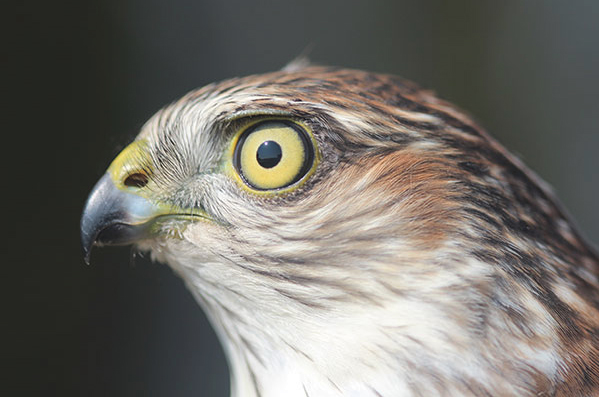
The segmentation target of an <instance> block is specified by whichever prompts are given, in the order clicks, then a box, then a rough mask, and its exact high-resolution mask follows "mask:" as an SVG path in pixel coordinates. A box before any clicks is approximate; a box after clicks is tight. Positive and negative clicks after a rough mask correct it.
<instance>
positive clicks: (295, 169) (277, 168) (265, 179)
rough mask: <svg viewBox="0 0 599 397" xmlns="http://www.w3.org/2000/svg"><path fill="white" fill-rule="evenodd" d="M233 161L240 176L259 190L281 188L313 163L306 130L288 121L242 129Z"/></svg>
mask: <svg viewBox="0 0 599 397" xmlns="http://www.w3.org/2000/svg"><path fill="white" fill-rule="evenodd" d="M233 163H234V165H235V168H236V169H237V172H238V173H239V175H240V176H241V177H242V179H243V180H244V181H245V182H246V183H247V184H248V185H250V186H251V187H253V188H255V189H258V190H271V189H280V188H284V187H287V186H289V185H292V184H294V183H296V182H298V181H299V180H301V179H302V177H304V175H306V174H307V173H308V172H309V171H310V170H311V168H312V166H313V164H314V148H313V145H312V140H311V139H310V137H309V136H308V133H307V132H306V131H304V130H303V129H302V128H301V127H300V126H299V125H297V124H295V123H293V122H290V121H265V122H262V123H258V124H255V125H253V126H251V127H250V128H248V129H247V130H246V131H244V132H243V133H242V134H241V136H240V137H239V140H238V141H237V146H236V147H235V153H234V156H233Z"/></svg>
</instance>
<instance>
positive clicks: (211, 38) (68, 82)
mask: <svg viewBox="0 0 599 397" xmlns="http://www.w3.org/2000/svg"><path fill="white" fill-rule="evenodd" d="M5 6H6V5H5ZM3 14H4V15H3V16H4V19H5V21H4V22H3V23H2V30H3V34H2V37H3V41H5V42H6V43H7V44H6V45H4V46H3V51H2V55H1V59H2V70H3V72H2V77H3V80H5V82H4V83H3V86H4V90H3V95H2V103H3V106H2V111H3V113H2V114H3V117H2V120H3V128H2V131H3V134H2V142H3V145H2V148H3V150H2V152H3V155H2V156H0V157H2V162H3V167H2V174H1V175H2V182H3V183H2V194H1V195H0V196H1V197H2V200H3V203H4V205H3V206H2V208H3V212H4V213H3V216H2V220H3V227H2V229H3V231H4V235H5V237H4V239H3V241H4V242H3V251H5V252H8V255H6V254H5V255H3V256H2V264H3V266H2V270H3V273H4V274H3V277H2V280H3V282H4V283H3V284H4V285H5V286H4V288H3V289H2V292H3V297H4V298H3V307H4V309H3V320H2V324H3V325H2V329H3V331H5V332H7V336H6V337H5V338H4V342H5V343H4V345H5V346H4V347H3V354H2V356H3V359H4V360H3V361H4V362H5V364H7V367H8V368H9V370H8V371H2V375H1V376H2V377H3V378H4V380H2V382H0V383H1V384H2V386H0V388H5V387H7V388H8V390H9V391H11V393H10V394H6V393H2V394H4V395H60V396H71V395H86V396H96V395H97V396H198V395H200V396H227V395H228V392H229V385H228V373H227V367H226V361H225V359H224V356H223V353H222V350H221V348H220V346H219V344H218V341H217V339H216V337H215V335H214V333H213V331H212V329H211V327H210V325H209V324H208V322H207V321H206V319H205V317H204V314H203V313H202V312H201V310H200V309H199V307H198V306H197V305H196V304H195V302H194V301H193V299H192V297H191V295H190V294H189V293H188V292H187V291H186V289H185V288H184V286H183V284H182V282H181V281H180V280H179V279H177V278H176V277H175V276H174V275H173V273H172V271H171V270H170V269H169V268H168V267H166V266H164V265H160V264H155V263H151V262H150V261H148V260H146V259H143V258H142V259H139V258H138V259H136V260H135V261H131V260H130V252H129V250H128V249H127V248H114V249H97V250H95V251H94V252H93V255H92V265H91V266H86V265H85V264H84V263H83V260H82V255H81V251H80V247H79V217H80V213H81V210H82V207H83V204H84V201H85V199H86V197H87V194H88V193H89V191H90V189H91V188H92V186H93V185H94V183H95V181H96V180H97V179H98V177H99V176H101V174H102V173H103V171H104V169H105V168H106V167H107V166H108V164H109V163H110V161H111V159H112V158H113V157H114V156H115V155H116V154H117V153H118V151H119V149H121V148H122V147H123V146H124V145H125V144H126V143H128V142H129V141H130V140H131V139H132V138H133V137H134V136H135V134H136V133H137V131H138V129H139V127H140V126H141V125H142V124H143V122H144V121H145V120H146V119H147V118H149V117H150V116H151V115H152V114H153V113H154V112H155V111H156V110H158V109H159V108H160V107H161V106H163V105H164V104H166V103H168V102H170V101H172V100H174V99H175V98H177V97H179V96H181V95H182V94H184V93H185V92H186V91H188V90H190V89H193V88H195V87H199V86H202V85H204V84H207V83H210V82H212V81H215V80H221V79H225V78H227V77H232V76H239V75H245V74H249V73H260V72H265V71H271V70H274V69H278V68H280V67H282V66H283V65H284V64H285V63H287V62H288V61H289V60H291V59H293V58H294V57H296V56H298V55H299V54H302V53H304V52H305V51H306V50H309V55H310V57H311V58H312V59H313V60H314V61H315V62H318V63H322V64H330V65H341V66H348V67H353V68H363V69H369V70H374V71H380V72H387V73H394V74H398V75H401V76H404V77H406V78H409V79H412V80H414V81H416V82H418V83H420V84H421V85H422V86H424V87H427V88H431V89H434V90H436V91H437V93H438V94H439V95H440V96H442V97H444V98H446V99H449V100H451V101H453V102H454V103H457V104H458V105H459V106H461V107H462V108H464V109H467V110H468V111H469V112H470V113H471V114H473V115H474V116H475V117H476V119H477V120H478V121H479V122H480V123H481V124H482V125H484V126H485V127H486V128H487V130H489V131H490V132H491V133H492V134H493V135H494V136H495V137H497V138H498V139H499V140H500V141H501V142H503V143H504V144H505V145H506V146H507V147H508V148H509V149H511V150H512V151H514V152H515V153H517V154H519V155H520V156H521V157H522V158H523V159H524V160H525V162H526V163H527V164H528V165H529V166H531V167H532V168H533V169H534V170H535V171H536V172H538V173H539V174H540V175H541V176H542V177H543V178H544V179H546V180H547V181H548V182H549V183H550V184H551V185H553V186H554V187H555V189H556V190H557V192H558V195H559V196H560V197H561V199H562V201H563V203H564V204H565V206H566V208H568V209H569V211H570V212H571V214H572V215H573V217H574V218H575V219H576V221H577V223H578V225H579V226H580V229H581V230H582V231H583V234H585V235H586V236H587V237H588V238H589V239H590V240H591V241H592V242H594V243H595V244H596V243H598V242H599V211H598V210H597V203H598V202H599V176H598V173H599V156H598V151H599V99H598V95H599V94H598V93H599V77H598V73H599V23H598V22H597V21H599V2H597V1H592V0H589V1H567V2H566V1H557V0H556V1H549V0H544V1H541V0H538V1H528V0H504V1H482V0H472V1H457V0H454V1H444V0H426V1H424V0H420V1H398V0H395V1H387V2H382V1H369V2H366V1H349V0H343V1H328V2H325V1H314V0H308V1H306V0H304V1H302V2H288V1H257V2H256V1H247V0H235V1H210V2H208V1H198V0H169V1H160V0H112V1H111V0H107V1H101V2H91V1H64V0H56V1H33V2H19V3H15V4H13V5H11V6H10V9H8V10H6V9H5V10H4V11H3Z"/></svg>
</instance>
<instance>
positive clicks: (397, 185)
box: [145, 67, 599, 396]
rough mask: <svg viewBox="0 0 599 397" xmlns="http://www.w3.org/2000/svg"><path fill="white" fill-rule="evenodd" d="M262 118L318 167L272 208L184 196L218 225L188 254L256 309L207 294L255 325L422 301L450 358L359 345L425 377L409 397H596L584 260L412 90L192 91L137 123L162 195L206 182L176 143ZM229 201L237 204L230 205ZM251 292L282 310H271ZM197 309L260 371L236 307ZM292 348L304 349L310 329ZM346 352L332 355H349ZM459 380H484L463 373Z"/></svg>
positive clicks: (461, 121)
mask: <svg viewBox="0 0 599 397" xmlns="http://www.w3.org/2000/svg"><path fill="white" fill-rule="evenodd" d="M198 115H200V116H202V118H203V119H202V120H203V121H204V123H203V124H202V123H199V122H198V125H197V126H194V127H196V129H194V130H193V133H194V135H192V136H193V139H189V138H188V137H187V136H186V135H185V134H186V133H187V134H190V133H189V132H185V131H182V129H181V125H186V123H188V120H189V119H192V120H193V121H196V119H193V117H196V118H197V117H199V116H198ZM272 115H284V116H285V117H290V118H293V119H296V120H299V121H301V122H302V123H305V125H307V126H309V127H310V129H311V130H312V132H313V133H314V136H315V139H316V140H317V142H318V146H319V150H320V152H321V154H322V161H321V163H320V164H319V166H318V169H317V170H316V173H315V174H314V176H313V177H311V178H310V180H308V181H307V182H306V183H305V184H304V185H302V187H301V188H299V189H297V190H296V191H294V192H292V193H290V194H287V195H283V196H280V197H272V198H264V197H256V196H254V195H252V194H249V193H246V192H243V191H238V190H236V187H235V185H234V184H233V182H231V181H230V180H229V179H226V178H223V180H222V181H220V183H221V185H218V188H219V189H216V188H215V189H214V190H218V192H220V193H221V194H222V196H220V197H219V199H220V200H221V201H220V202H210V199H211V197H201V198H197V199H196V200H197V201H198V202H202V203H201V204H202V205H203V206H205V209H206V211H207V212H208V213H209V214H210V215H211V216H212V218H213V219H215V220H217V221H218V222H220V223H219V224H222V225H226V227H223V231H221V233H222V235H220V236H218V237H219V238H218V239H217V238H216V237H215V238H214V240H211V241H207V240H202V239H208V238H209V237H205V236H206V234H202V233H203V231H202V229H200V226H197V227H198V229H197V231H196V232H195V234H193V232H189V237H188V243H189V245H190V247H192V248H193V249H197V250H200V249H204V250H205V251H202V255H198V257H201V258H205V257H210V258H213V257H214V258H218V260H217V259H213V261H214V262H219V261H220V262H224V263H227V265H228V266H230V267H227V268H226V270H229V269H230V268H234V269H235V271H238V272H239V275H241V276H243V277H247V279H251V280H252V282H253V283H254V284H252V288H254V290H252V292H255V293H256V296H258V297H259V298H256V301H252V300H251V299H250V298H249V297H248V296H251V294H250V292H248V291H247V290H244V289H243V285H240V283H236V282H234V281H231V277H229V278H226V279H217V280H216V282H215V281H214V280H211V282H212V284H214V285H209V287H210V288H214V289H218V288H220V289H226V288H229V289H230V290H231V291H235V294H237V298H236V300H235V299H233V300H232V301H233V302H235V304H239V305H240V306H242V307H244V309H245V310H246V311H247V312H251V309H255V308H258V309H259V311H265V312H267V314H268V316H270V317H268V316H266V315H265V316H266V317H265V318H266V319H272V318H273V317H274V318H276V316H277V315H279V314H280V313H278V312H277V311H276V310H277V309H280V308H281V307H284V308H285V315H286V316H289V317H292V315H293V314H302V315H305V313H306V310H308V311H309V312H308V313H310V315H312V316H308V317H309V319H311V320H312V319H324V320H323V321H324V322H325V323H326V324H327V325H328V324H329V323H330V322H334V321H333V320H337V319H338V317H335V316H338V313H339V312H340V311H343V310H346V311H349V312H350V313H351V312H352V310H357V309H360V308H368V309H370V308H371V309H372V311H373V312H377V310H382V308H385V307H387V306H393V305H396V303H397V302H408V303H407V304H406V307H408V308H411V307H412V306H409V305H410V304H411V303H413V302H418V303H422V304H423V305H424V307H425V308H426V310H430V313H431V316H437V317H435V319H438V320H439V321H438V323H436V324H429V327H430V328H429V329H427V330H431V332H432V331H434V332H436V334H435V337H437V336H438V335H441V336H440V337H439V339H440V340H443V341H444V343H445V344H446V346H444V347H447V348H448V349H449V350H450V352H451V354H447V355H446V356H443V353H445V350H442V349H441V350H442V353H439V352H438V351H436V350H434V349H433V347H431V346H430V344H427V343H428V342H429V340H426V339H423V338H420V336H421V335H419V334H417V333H412V334H410V333H408V331H406V330H405V329H406V328H409V327H410V326H412V325H414V324H410V323H406V324H400V325H397V327H396V329H394V330H393V332H391V331H389V330H388V329H386V328H385V327H383V326H381V327H380V329H377V330H376V335H377V337H379V338H380V340H387V341H391V342H393V343H394V345H391V346H384V347H385V349H386V350H385V349H383V348H382V347H381V346H382V342H380V340H377V341H376V342H372V345H368V346H367V347H368V348H369V349H370V350H369V351H370V352H372V354H373V356H376V355H379V358H380V357H383V358H384V359H385V360H387V361H388V362H391V363H392V364H389V365H391V366H393V365H395V366H396V367H397V368H400V369H403V370H409V371H410V376H412V374H413V377H414V379H426V380H427V381H429V383H430V384H426V385H423V384H422V383H423V382H420V383H419V382H413V381H412V383H410V384H409V387H410V388H411V389H410V390H412V391H413V392H414V394H419V393H420V394H422V395H426V393H427V392H430V391H431V390H435V391H437V392H438V393H439V394H443V393H444V392H445V391H447V390H450V391H447V394H451V392H452V391H453V392H455V393H462V394H467V395H514V394H517V395H555V396H570V395H575V396H579V395H580V396H583V395H599V258H598V256H597V254H596V253H595V252H594V250H593V249H592V248H591V247H590V245H589V244H588V243H587V242H585V241H584V239H583V238H582V237H581V236H580V234H579V233H578V232H577V231H576V229H575V227H574V226H573V224H572V222H571V221H570V220H569V218H568V216H567V215H566V214H565V213H564V211H563V210H562V209H561V207H560V205H559V203H558V201H557V199H556V198H555V197H554V195H553V193H552V192H551V191H550V189H548V187H547V186H546V185H545V184H544V182H542V181H541V180H540V179H539V178H538V177H537V176H536V175H535V174H534V173H533V172H532V171H530V170H529V169H528V168H526V166H524V165H523V164H522V163H521V162H520V161H519V160H518V159H517V158H516V157H514V156H513V155H511V154H510V153H509V152H508V151H507V150H506V149H504V148H503V147H502V146H501V145H500V144H499V143H497V142H496V141H495V140H494V139H492V138H491V137H490V136H489V135H488V134H487V133H486V132H484V131H483V130H482V129H481V128H480V127H479V126H477V124H476V123H475V122H473V121H472V120H471V119H470V118H469V117H468V116H467V115H465V114H464V113H463V112H461V111H460V110H458V109H457V108H455V107H454V106H452V105H450V104H448V103H446V102H444V101H442V100H440V99H437V98H436V97H435V96H434V95H433V94H432V93H431V92H429V91H426V90H422V89H420V88H419V87H417V86H416V85H414V84H413V83H410V82H407V81H405V80H401V79H399V78H397V77H393V76H388V75H380V74H373V73H367V72H362V71H356V70H344V69H336V68H324V67H307V68H303V69H299V70H297V69H293V70H291V71H282V72H275V73H270V74H265V75H258V76H250V77H245V78H239V79H232V80H228V81H225V82H222V83H219V84H213V85H210V86H208V87H205V88H203V89H200V90H197V91H194V92H192V93H190V94H188V95H187V96H185V97H184V98H182V99H181V100H180V101H178V102H176V103H175V104H173V105H172V106H170V107H168V108H166V109H165V110H164V111H162V112H161V113H160V114H159V115H158V116H157V117H156V118H155V119H154V120H153V121H151V122H150V123H149V124H148V126H146V131H147V132H145V134H148V135H149V136H150V137H153V138H154V139H153V141H155V142H156V143H155V146H154V153H153V156H154V157H153V158H154V159H155V167H156V169H157V170H156V172H155V178H156V181H157V184H158V185H159V186H160V188H161V191H164V192H168V193H169V194H175V193H176V192H177V190H176V188H174V187H173V186H177V187H178V188H180V185H181V184H182V183H183V182H182V181H186V183H187V184H190V183H191V182H188V181H193V178H194V177H195V173H197V172H198V170H199V171H200V173H207V172H208V171H210V170H213V169H215V168H217V166H218V164H219V161H220V159H218V158H216V156H215V158H196V157H198V155H197V154H195V153H194V149H195V148H196V147H195V146H193V145H190V143H189V142H190V141H194V140H196V139H197V140H198V141H201V140H202V139H204V141H201V143H202V144H203V145H204V146H203V147H209V148H212V147H214V148H218V147H222V146H223V142H226V141H227V139H229V137H230V136H231V133H232V132H231V130H232V129H233V128H232V126H234V125H235V123H236V122H239V120H240V119H242V120H243V119H247V118H256V117H265V116H272ZM192 116H193V117H192ZM204 118H206V119H208V120H207V121H206V120H204ZM194 142H195V141H194ZM195 143H196V144H197V142H195ZM219 145H220V146H219ZM199 146H202V145H199ZM173 153H176V155H173ZM194 156H195V157H194ZM177 183H179V185H177ZM185 186H187V185H185ZM202 187H203V186H202ZM198 191H202V189H200V188H198ZM211 192H212V191H211ZM206 196H208V195H206ZM179 200H180V201H179V202H178V203H179V204H180V205H181V206H182V207H184V206H185V205H188V206H192V205H198V204H197V202H193V203H190V202H186V201H185V200H188V198H187V197H186V196H185V195H181V196H180V198H179ZM202 200H203V201H202ZM227 200H228V201H227ZM236 200H237V201H236ZM228 202H235V203H237V204H238V206H237V207H234V208H233V206H232V208H233V209H229V208H228V207H227V206H226V205H224V204H223V203H228ZM239 203H240V204H239ZM217 240H218V241H217ZM171 244H174V243H171ZM210 244H213V245H214V246H218V247H219V250H218V252H211V251H210V247H211V246H210ZM219 244H220V245H219ZM167 245H168V243H165V246H167ZM206 246H208V248H206ZM160 248H161V249H163V250H164V252H166V254H165V257H168V258H169V259H170V261H171V262H175V263H176V264H177V266H178V267H179V268H185V266H187V267H189V268H193V264H195V263H196V262H198V261H199V260H198V259H197V258H196V257H194V256H193V255H197V254H196V253H195V251H193V249H192V248H189V247H186V250H180V251H182V252H184V254H185V255H188V256H189V257H186V258H185V259H186V261H187V262H185V261H183V260H181V259H180V257H179V256H177V254H180V251H177V249H180V247H179V246H175V245H173V247H167V248H164V247H160ZM171 251H172V254H171ZM214 251H217V250H216V249H214ZM168 255H170V256H168ZM210 255H213V257H211V256H210ZM177 261H181V263H184V264H183V265H181V263H179V262H177ZM220 262H219V263H220ZM192 270H193V271H196V270H197V269H195V268H193V269H192ZM192 273H193V272H192ZM203 276H205V277H206V274H203ZM208 276H212V274H209V273H208ZM215 277H216V276H215ZM198 279H201V278H200V277H198ZM193 281H195V282H197V283H198V284H200V283H201V282H203V281H198V280H195V279H194V280H193ZM219 282H222V283H225V284H226V283H228V282H230V284H227V285H226V286H219V284H218V283H219ZM207 283H208V282H207V281H206V285H207ZM198 293H199V294H200V295H201V294H202V293H204V294H206V295H207V294H208V293H207V292H198ZM263 296H268V297H269V298H271V297H272V296H276V297H277V299H280V300H281V301H280V302H284V304H283V303H281V304H279V305H273V307H270V306H268V304H269V301H268V300H267V299H266V300H265V299H262V298H263ZM207 302H208V301H207ZM248 302H250V303H248ZM227 304H229V305H230V306H226V305H227ZM243 305H248V306H247V307H246V306H243ZM206 306H209V307H210V309H211V310H215V311H220V313H221V315H222V316H223V318H226V319H227V321H228V322H229V323H230V324H232V325H234V326H232V327H233V328H234V329H233V330H227V335H228V337H229V338H230V339H231V340H235V339H237V340H238V341H239V342H238V345H239V346H241V345H243V346H241V348H242V349H243V350H244V351H246V352H247V351H249V352H250V353H252V352H253V353H252V354H251V355H253V356H255V357H260V359H259V360H257V361H259V363H258V364H259V366H263V367H268V360H266V359H264V358H263V357H262V356H261V355H260V352H259V349H260V348H259V347H257V346H260V343H263V342H264V341H269V342H270V341H271V340H276V338H277V337H279V335H276V333H277V331H278V329H277V328H276V327H273V328H271V329H268V328H267V326H266V324H265V325H264V329H262V328H260V329H252V330H251V331H252V332H255V335H256V336H255V337H256V340H250V339H248V338H249V336H248V333H249V334H252V333H251V332H249V331H247V330H245V328H244V327H246V326H247V327H249V325H248V324H249V323H251V321H252V320H254V318H253V317H251V316H249V317H242V316H243V314H246V313H245V312H243V310H241V312H242V313H241V314H235V315H232V314H230V313H234V312H235V308H234V304H231V303H230V302H229V303H225V302H224V301H219V300H218V299H212V300H210V301H209V303H206ZM248 307H249V308H251V309H248ZM295 308H298V309H295ZM402 308H403V307H402ZM268 310H272V312H268ZM294 310H296V311H295V312H294ZM397 310H399V309H397ZM289 313H291V314H289ZM343 313H345V312H343ZM259 314H261V313H259ZM259 314H254V313H252V315H256V316H258V315H259ZM393 315H396V316H398V317H399V316H400V314H398V313H395V312H394V313H393ZM236 317H239V319H237V318H236ZM339 317H343V316H339ZM383 317H384V316H383ZM417 319H418V320H422V319H420V318H417ZM325 320H326V321H325ZM360 320H363V319H360ZM380 320H381V321H382V322H385V321H387V319H386V318H383V319H380ZM314 321H316V320H314ZM406 321H407V320H406ZM225 322H226V321H225ZM306 322H307V323H309V321H306ZM260 325H262V324H260ZM301 325H305V324H303V323H302V324H301ZM369 325H371V324H370V323H367V322H364V323H360V326H362V327H364V328H366V327H368V326H369ZM279 326H280V324H279ZM235 327H237V328H235ZM298 327H299V325H297V326H296V328H298ZM402 327H403V328H402ZM239 329H242V331H240V330H239ZM286 331H288V332H289V333H291V334H293V332H295V331H296V329H293V330H292V331H289V330H286ZM243 332H247V333H245V334H244V333H243ZM319 332H321V331H320V328H319ZM322 332H324V331H322ZM331 332H333V331H331ZM373 332H374V331H373ZM236 333H238V334H239V335H238V336H236V335H237V334H236ZM273 335H274V336H273ZM304 335H308V337H307V338H308V340H309V337H310V336H314V333H312V334H310V333H309V331H306V333H305V334H302V337H304ZM318 336H320V335H318ZM281 338H282V337H281ZM435 341H436V339H435ZM264 343H267V342H264ZM272 343H275V342H272ZM285 343H287V344H288V345H290V346H293V349H292V350H295V351H299V352H301V355H302V356H305V357H310V358H311V360H312V361H313V365H315V366H316V365H318V360H317V359H315V358H314V356H315V354H314V352H306V349H307V348H310V346H309V344H308V346H298V345H296V344H292V343H290V342H289V341H287V340H285ZM363 343H364V344H365V345H366V341H364V342H363ZM233 344H234V343H233ZM415 346H416V347H415ZM351 347H353V346H351ZM427 349H429V350H427ZM347 350H348V351H343V352H341V353H339V352H338V353H339V354H345V355H351V354H352V351H350V350H352V349H350V348H348V349H347ZM427 354H428V355H430V357H429V356H427ZM452 354H454V355H456V356H457V357H454V356H452ZM422 357H424V358H426V359H424V358H422ZM421 358H422V361H419V360H420V359H421ZM444 359H445V360H448V361H447V362H449V363H450V364H453V362H452V361H451V360H452V359H454V360H455V368H454V367H451V365H449V367H451V368H445V367H442V363H441V362H443V360H444ZM348 360H349V358H348ZM427 360H428V361H427ZM467 360H473V361H474V362H475V363H474V364H473V363H471V362H468V361H467ZM548 363H549V364H548ZM360 364H362V363H360ZM553 364H555V367H556V368H553V367H552V365H553ZM364 365H373V364H372V363H370V362H365V363H364ZM543 365H545V366H543ZM472 366H474V367H476V368H477V369H480V371H481V372H482V373H483V375H484V376H481V378H476V377H475V376H473V375H472V373H470V372H468V371H469V369H470V367H472ZM254 369H255V368H253V370H254ZM252 374H254V372H252ZM398 376H399V375H398ZM254 378H255V376H254ZM329 380H330V379H329ZM331 382H332V381H331ZM408 383H409V382H408ZM377 393H379V392H378V391H377ZM379 394H382V393H379ZM383 395H384V394H383Z"/></svg>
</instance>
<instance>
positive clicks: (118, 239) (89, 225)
mask: <svg viewBox="0 0 599 397" xmlns="http://www.w3.org/2000/svg"><path fill="white" fill-rule="evenodd" d="M163 214H165V208H164V207H163V206H160V205H155V204H153V203H151V202H150V201H149V200H148V199H146V198H144V197H142V196H140V195H137V194H135V193H131V192H128V191H125V190H122V189H119V188H118V187H116V186H115V184H114V183H113V181H112V178H111V177H110V174H109V173H106V174H104V176H103V177H102V178H100V180H99V181H98V183H96V186H95V187H94V189H93V190H92V193H91V194H90V195H89V197H88V199H87V203H86V204H85V208H84V210H83V215H82V217H81V243H82V244H83V251H84V254H85V262H86V263H88V264H89V258H90V254H91V250H92V248H93V247H94V246H96V245H97V246H102V245H126V244H132V243H134V242H136V241H140V240H143V239H144V238H146V237H148V236H149V232H150V229H151V226H152V224H153V222H152V220H154V219H155V218H156V217H157V216H159V215H163Z"/></svg>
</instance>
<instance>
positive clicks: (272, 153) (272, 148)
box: [256, 141, 283, 168]
mask: <svg viewBox="0 0 599 397" xmlns="http://www.w3.org/2000/svg"><path fill="white" fill-rule="evenodd" d="M282 156H283V152H282V151H281V146H279V144H278V143H276V142H275V141H266V142H263V143H262V145H260V147H259V148H258V150H257V151H256V160H258V164H260V165H261V166H262V167H264V168H272V167H274V166H275V165H277V164H279V161H281V157H282Z"/></svg>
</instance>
